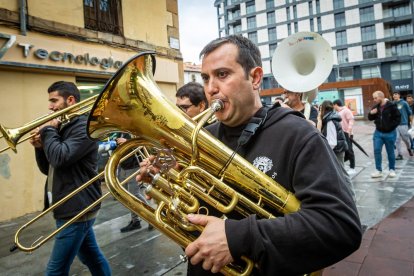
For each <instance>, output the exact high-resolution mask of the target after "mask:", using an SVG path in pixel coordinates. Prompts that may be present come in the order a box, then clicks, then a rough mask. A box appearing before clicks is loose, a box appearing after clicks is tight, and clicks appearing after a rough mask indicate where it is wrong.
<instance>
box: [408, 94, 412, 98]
mask: <svg viewBox="0 0 414 276" xmlns="http://www.w3.org/2000/svg"><path fill="white" fill-rule="evenodd" d="M406 97H407V98H408V97H411V98H414V97H413V94H407V96H406Z"/></svg>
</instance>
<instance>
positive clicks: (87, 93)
mask: <svg viewBox="0 0 414 276" xmlns="http://www.w3.org/2000/svg"><path fill="white" fill-rule="evenodd" d="M105 83H106V81H105V80H102V81H99V80H96V79H89V78H82V77H77V78H76V86H77V87H78V89H79V92H80V96H81V100H85V99H87V98H90V97H92V96H95V95H98V94H99V93H101V91H102V90H103V88H104V87H105Z"/></svg>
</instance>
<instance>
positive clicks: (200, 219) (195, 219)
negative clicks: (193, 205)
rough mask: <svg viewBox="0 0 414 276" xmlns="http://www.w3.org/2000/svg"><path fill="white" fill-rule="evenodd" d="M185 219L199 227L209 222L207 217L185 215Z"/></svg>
mask: <svg viewBox="0 0 414 276" xmlns="http://www.w3.org/2000/svg"><path fill="white" fill-rule="evenodd" d="M187 218H188V220H189V221H190V222H191V223H194V224H197V225H201V226H206V225H207V223H208V222H209V217H208V216H205V215H194V214H189V215H187Z"/></svg>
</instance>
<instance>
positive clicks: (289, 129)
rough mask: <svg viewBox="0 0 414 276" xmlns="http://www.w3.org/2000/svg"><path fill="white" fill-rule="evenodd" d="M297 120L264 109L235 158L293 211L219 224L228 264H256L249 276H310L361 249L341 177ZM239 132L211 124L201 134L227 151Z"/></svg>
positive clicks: (322, 145) (315, 134) (323, 146)
mask: <svg viewBox="0 0 414 276" xmlns="http://www.w3.org/2000/svg"><path fill="white" fill-rule="evenodd" d="M297 114H298V113H297V112H294V111H291V110H289V109H286V108H280V107H279V108H272V109H271V110H270V111H269V113H268V116H267V118H268V119H267V120H266V122H265V124H264V126H263V127H262V128H261V129H260V130H259V132H258V133H256V135H255V136H254V137H253V138H252V139H251V141H250V142H249V143H248V144H247V146H246V148H245V150H244V152H245V154H243V157H244V158H245V159H246V160H248V161H249V162H251V163H252V164H253V165H254V166H256V167H257V168H259V169H260V168H262V169H261V170H262V171H265V173H266V174H267V175H268V176H270V177H272V178H273V179H274V180H275V181H276V182H278V183H280V184H281V185H282V186H283V187H285V188H286V189H287V190H289V191H291V192H293V193H294V194H295V196H296V197H297V198H298V199H299V200H300V201H301V209H300V210H299V211H298V212H296V213H292V214H288V215H284V216H283V215H281V216H279V217H277V218H275V219H260V218H259V217H257V216H256V215H254V214H252V215H250V216H248V217H246V218H242V219H234V217H233V218H232V217H231V216H230V218H229V219H227V220H226V221H225V231H226V236H227V241H228V245H229V248H230V252H231V254H232V256H233V258H234V259H235V260H238V259H239V258H240V257H241V256H242V255H244V256H247V257H249V258H250V259H252V260H253V261H254V262H255V263H257V264H258V266H259V268H258V270H256V271H255V273H254V274H255V275H269V276H270V275H272V276H273V275H301V274H304V273H309V272H313V271H317V270H319V269H321V268H324V267H327V266H329V265H332V264H334V263H336V262H338V261H340V260H342V259H343V258H345V257H346V256H348V255H350V254H351V253H352V252H354V251H355V250H357V249H358V248H359V245H360V243H361V238H362V231H361V225H360V220H359V216H358V212H357V209H356V206H355V203H354V201H353V199H352V195H351V192H350V190H349V188H348V186H347V184H346V178H345V174H344V173H345V171H344V169H343V168H342V167H341V166H340V165H339V163H338V162H337V161H336V157H335V155H334V153H333V151H332V149H331V148H330V146H329V144H328V143H327V141H326V139H325V138H324V137H323V136H322V135H321V133H320V132H319V131H318V130H317V129H316V128H315V127H313V126H311V125H310V124H309V122H307V121H306V120H304V119H303V118H300V115H297ZM243 128H244V126H240V127H236V128H229V127H226V126H224V125H222V124H220V123H216V124H213V125H211V126H209V127H208V128H207V129H208V130H209V131H210V132H211V133H212V134H213V135H214V136H216V137H218V138H219V139H220V140H221V141H222V142H224V143H225V144H226V145H228V146H229V147H230V148H232V149H233V150H234V149H235V147H236V144H237V142H236V141H237V139H238V137H239V136H240V132H241V131H242V130H243ZM203 274H204V273H203ZM205 274H208V272H207V273H205Z"/></svg>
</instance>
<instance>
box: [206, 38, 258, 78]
mask: <svg viewBox="0 0 414 276" xmlns="http://www.w3.org/2000/svg"><path fill="white" fill-rule="evenodd" d="M226 43H231V44H233V45H236V47H237V49H238V50H239V53H238V57H237V62H238V63H239V64H240V65H241V66H242V67H243V69H244V72H245V74H246V78H248V76H249V73H250V70H251V69H253V68H255V67H257V66H260V67H262V59H261V55H260V50H259V48H257V46H256V45H255V44H254V43H253V42H252V41H251V40H250V39H248V38H246V37H244V36H242V35H229V36H226V37H221V38H217V39H215V40H213V41H211V42H210V43H208V44H207V45H206V46H205V47H204V48H203V50H201V52H200V58H201V57H202V56H205V55H208V54H209V53H211V52H213V51H214V50H216V49H217V48H218V47H220V46H221V45H224V44H226Z"/></svg>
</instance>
